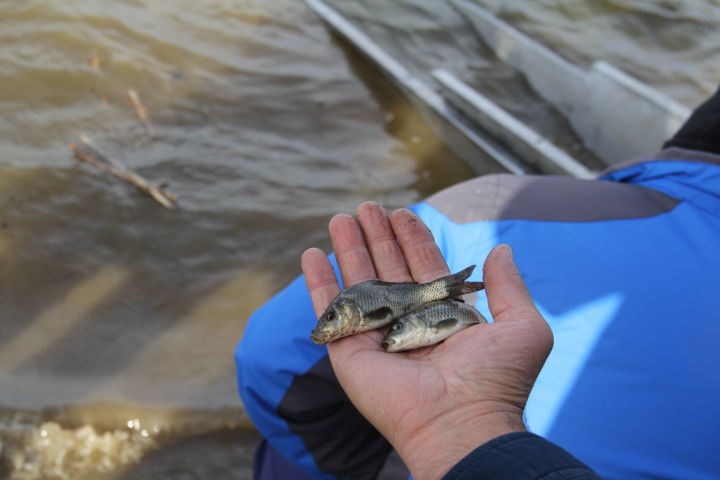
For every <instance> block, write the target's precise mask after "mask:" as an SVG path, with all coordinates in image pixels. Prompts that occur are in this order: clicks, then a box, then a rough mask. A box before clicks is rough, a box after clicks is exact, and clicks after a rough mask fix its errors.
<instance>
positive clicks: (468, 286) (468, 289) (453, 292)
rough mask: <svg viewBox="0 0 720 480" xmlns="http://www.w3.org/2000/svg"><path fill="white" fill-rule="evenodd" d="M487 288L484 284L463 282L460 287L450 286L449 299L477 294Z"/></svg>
mask: <svg viewBox="0 0 720 480" xmlns="http://www.w3.org/2000/svg"><path fill="white" fill-rule="evenodd" d="M483 288H485V284H484V283H483V282H463V283H461V284H460V285H452V286H450V285H448V297H450V298H452V297H459V296H460V295H466V294H468V293H473V292H477V291H478V290H482V289H483Z"/></svg>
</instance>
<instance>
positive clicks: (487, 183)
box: [426, 174, 680, 223]
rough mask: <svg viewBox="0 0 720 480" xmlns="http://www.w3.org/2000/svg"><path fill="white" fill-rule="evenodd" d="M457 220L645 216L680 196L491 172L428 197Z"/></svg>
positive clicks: (586, 219)
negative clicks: (491, 173) (674, 196)
mask: <svg viewBox="0 0 720 480" xmlns="http://www.w3.org/2000/svg"><path fill="white" fill-rule="evenodd" d="M426 203H428V204H430V205H431V206H433V207H434V208H436V209H437V210H439V211H440V212H442V213H443V214H445V215H447V216H448V217H449V218H450V219H451V220H452V221H454V222H456V223H471V222H479V221H496V220H536V221H546V222H596V221H604V220H620V219H631V218H644V217H651V216H655V215H659V214H662V213H666V212H668V211H670V210H672V209H673V208H674V207H675V206H676V205H677V204H678V203H680V200H678V199H675V198H672V197H670V196H668V195H665V194H663V193H660V192H658V191H656V190H651V189H648V188H645V187H640V186H637V185H630V184H624V183H617V182H608V181H599V180H580V179H576V178H570V177H562V176H537V175H524V176H516V175H511V174H494V175H485V176H482V177H478V178H474V179H472V180H468V181H466V182H463V183H460V184H458V185H455V186H453V187H450V188H448V189H446V190H443V191H442V192H439V193H437V194H435V195H433V196H431V197H430V198H428V199H427V200H426Z"/></svg>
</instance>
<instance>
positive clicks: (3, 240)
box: [0, 0, 720, 479]
mask: <svg viewBox="0 0 720 480" xmlns="http://www.w3.org/2000/svg"><path fill="white" fill-rule="evenodd" d="M365 3H366V4H368V5H371V8H369V9H368V8H363V4H361V3H360V2H353V3H352V4H351V3H350V2H335V4H336V5H337V6H338V7H341V8H343V9H344V10H346V13H347V14H348V15H350V16H351V17H353V18H354V19H355V20H356V21H357V22H358V23H359V24H361V25H362V26H363V28H365V29H366V30H367V31H368V32H370V33H372V34H373V35H374V36H375V37H376V38H377V39H378V40H379V41H380V42H381V43H383V44H384V45H386V46H387V48H389V49H391V50H393V51H394V52H396V53H398V52H399V53H401V54H402V55H401V56H402V58H403V59H404V60H405V61H406V62H407V63H408V64H409V65H410V66H412V68H416V69H422V67H423V66H424V65H438V66H440V65H442V66H448V67H451V68H452V69H453V70H454V71H455V72H456V73H458V74H460V75H462V76H464V78H467V79H471V80H474V81H475V84H476V86H478V88H481V89H483V90H484V91H486V92H489V93H492V92H495V98H496V99H497V100H498V101H500V102H504V103H503V104H504V105H505V106H506V107H507V108H510V109H511V110H512V109H514V110H515V111H517V112H520V113H522V114H524V115H526V116H527V117H529V118H534V119H535V121H536V122H537V123H539V124H543V125H545V127H544V128H546V129H547V131H548V132H551V134H553V135H557V136H558V137H561V138H569V140H567V142H568V143H572V141H573V140H572V132H568V131H567V127H566V126H564V125H563V121H562V119H558V118H555V117H553V120H550V121H548V120H547V119H548V118H549V115H550V114H549V113H548V112H550V113H552V112H551V110H552V109H551V107H549V106H547V105H546V104H544V103H543V102H542V100H540V99H538V98H537V97H535V96H534V94H533V93H532V91H531V90H530V89H529V88H528V87H527V85H526V84H524V82H523V80H522V78H519V76H517V75H516V74H514V73H513V72H512V71H509V70H507V69H504V67H502V65H498V64H497V63H496V62H495V61H494V60H493V59H492V57H491V56H490V55H489V54H488V53H487V51H486V50H484V48H483V46H482V45H481V44H479V43H478V41H477V39H476V38H475V36H474V35H473V34H472V32H471V31H470V30H469V29H468V26H467V24H466V23H464V22H463V20H462V18H458V17H457V15H456V14H455V13H454V11H452V10H451V9H449V7H447V6H446V5H443V4H442V3H439V2H438V3H437V4H431V3H429V2H422V1H420V0H403V1H402V2H387V1H373V2H369V1H368V2H365ZM483 3H485V4H486V6H488V7H489V8H495V9H496V10H497V11H498V13H499V14H500V15H502V16H504V17H506V18H507V19H508V20H510V21H513V22H516V23H517V25H518V26H520V27H521V28H523V29H525V30H527V31H529V32H531V33H533V34H536V35H538V36H540V37H542V38H543V39H544V40H545V41H547V42H548V43H550V44H552V45H553V46H554V47H556V48H558V49H560V50H561V51H563V53H564V54H567V55H568V56H571V57H573V56H574V57H573V58H574V59H577V60H578V61H587V60H588V59H590V58H594V57H595V56H597V57H598V58H600V57H602V58H605V57H608V56H609V57H611V58H606V59H609V60H611V61H612V60H615V63H619V64H621V65H620V66H622V67H623V68H625V69H626V70H628V71H630V72H631V73H633V74H634V75H636V76H639V77H640V78H643V79H644V80H647V81H649V82H650V83H653V84H655V85H657V86H658V87H659V88H661V89H663V91H666V92H667V93H668V94H670V95H672V96H674V97H675V98H676V99H678V100H680V101H682V102H684V103H686V104H688V105H693V104H695V103H697V102H698V101H699V100H700V99H701V98H702V97H703V96H705V95H706V94H707V93H709V92H710V91H711V90H712V89H713V88H714V86H715V85H714V82H716V81H717V78H718V77H719V75H718V73H720V72H718V65H720V61H719V60H720V58H718V51H717V45H720V42H718V41H715V42H714V43H713V38H714V37H713V35H716V34H717V32H718V24H719V23H720V20H719V16H718V11H719V7H718V4H717V2H716V1H715V2H714V3H713V2H699V1H690V0H688V1H686V2H680V1H677V2H668V1H664V0H663V1H661V0H658V1H656V2H651V1H644V2H625V3H623V2H619V1H608V0H606V1H603V2H591V5H593V7H592V8H590V7H586V6H583V7H578V6H575V3H576V2H561V1H559V0H553V1H551V0H545V1H543V2H495V3H496V4H494V3H493V2H491V1H489V0H488V1H484V2H483ZM505 3H512V4H513V5H514V7H508V6H502V5H503V4H505ZM631 4H632V7H631V6H630V5H631ZM0 18H1V19H2V22H1V23H0V45H2V47H0V112H1V113H2V115H0V139H1V142H0V478H2V477H8V478H12V479H40V478H52V479H55V478H58V479H60V478H73V479H76V478H77V479H82V478H103V479H104V478H123V479H133V478H170V479H172V478H190V477H193V478H220V479H222V478H249V465H250V452H251V451H252V447H253V445H254V443H255V441H256V434H255V433H254V432H253V431H252V430H251V428H250V426H249V422H248V421H247V419H246V417H245V415H244V413H243V410H242V406H241V404H240V401H239V400H238V399H237V395H236V393H235V383H234V372H233V365H232V350H233V348H234V345H235V343H236V342H237V340H238V339H239V338H240V337H241V335H242V329H243V326H244V322H245V321H246V319H247V317H248V315H249V314H250V312H252V311H253V310H254V309H255V308H256V307H257V306H258V305H260V304H261V303H262V302H263V301H265V300H266V299H267V298H269V297H270V296H271V295H272V294H273V293H274V292H276V291H277V290H278V288H280V287H281V286H282V285H284V284H285V283H287V281H289V280H290V279H291V278H292V277H294V276H295V275H296V274H297V273H298V271H299V267H298V264H297V258H298V256H299V254H300V252H301V251H302V250H303V249H305V248H307V247H309V246H312V245H319V246H321V247H325V248H327V246H328V242H327V239H326V238H325V233H324V231H325V224H326V221H327V219H328V217H329V216H330V215H331V214H332V213H334V212H337V211H351V210H352V208H353V207H354V206H355V205H356V204H357V203H358V202H360V201H362V200H365V199H374V200H378V201H381V202H383V203H385V204H386V205H388V206H389V207H395V206H401V205H406V204H409V203H412V202H414V201H416V200H418V199H420V198H422V197H423V196H425V195H428V194H430V193H432V192H434V191H437V190H439V189H441V188H443V187H445V186H447V185H450V184H453V183H456V182H458V181H460V180H463V179H466V178H469V177H470V176H472V175H474V173H473V172H471V171H470V170H469V169H468V168H467V167H465V166H464V165H463V164H462V163H461V162H459V161H458V160H457V159H456V158H454V157H453V156H452V154H450V153H449V151H448V150H447V149H446V148H445V146H444V145H442V144H441V143H440V142H439V141H438V140H437V138H435V137H434V136H433V135H432V133H431V132H430V131H429V130H428V129H427V127H426V126H425V125H424V124H423V123H422V121H421V120H420V118H419V117H418V116H417V114H416V113H415V112H414V111H413V110H412V108H410V106H409V105H408V104H407V103H406V102H404V100H403V98H402V97H401V96H400V95H398V93H397V92H395V91H394V90H393V89H392V88H390V87H389V86H388V85H387V84H386V83H385V82H384V81H383V80H382V78H381V77H380V76H379V74H378V72H377V71H375V70H373V68H372V67H371V66H369V65H367V64H366V63H365V62H364V61H363V59H362V58H361V57H359V56H357V55H355V54H353V52H352V51H350V50H348V49H347V48H346V47H345V46H343V45H340V44H338V43H337V40H336V39H335V38H333V37H332V36H331V35H329V34H328V32H327V31H326V29H325V27H324V26H323V25H322V24H321V23H320V22H319V21H318V20H317V19H316V17H315V16H314V15H313V14H312V13H311V12H310V11H309V10H308V9H307V8H305V7H304V6H303V5H302V4H301V2H297V1H295V0H273V1H260V0H255V1H250V0H247V1H242V2H239V1H234V0H214V1H211V2H191V1H189V0H182V1H175V2H149V1H145V0H127V1H119V0H118V1H109V0H108V1H101V2H82V1H78V2H56V1H52V0H26V1H22V2H11V1H4V2H2V1H0ZM388 19H392V21H389V20H388ZM660 27H661V28H660ZM632 49H635V51H636V52H641V53H644V55H641V56H640V57H641V58H640V57H638V58H633V55H632V52H633V50H632ZM130 89H133V90H135V91H136V92H137V94H138V95H139V98H140V101H141V103H142V104H143V105H144V106H145V107H146V108H147V110H148V111H149V120H150V124H149V126H148V125H145V124H144V123H143V122H142V121H141V120H140V119H139V118H138V116H137V114H136V110H135V109H134V108H133V105H132V104H131V102H130V101H129V99H128V91H129V90H130ZM81 133H82V134H85V135H87V136H88V137H90V138H91V139H92V140H93V141H94V142H95V144H96V145H97V146H98V147H99V148H100V149H101V150H102V151H103V152H104V153H105V154H106V155H108V156H110V157H112V158H115V159H116V160H118V161H121V162H123V163H125V164H126V165H127V166H129V167H131V168H133V169H136V170H137V171H138V172H139V173H141V174H142V175H145V176H146V177H148V178H151V179H153V180H157V181H165V182H167V183H168V185H169V188H170V189H171V190H172V191H173V192H175V193H176V194H178V195H179V197H180V200H179V203H178V208H177V209H176V210H172V211H170V210H166V209H164V208H163V207H162V206H160V205H159V204H157V203H155V202H154V201H153V200H152V199H151V198H150V197H148V196H147V195H145V194H143V193H141V192H139V191H137V190H136V189H134V188H133V187H131V186H129V185H128V184H126V183H124V182H121V181H119V180H117V179H115V178H113V177H111V176H109V175H108V174H106V173H104V172H101V171H99V170H97V169H96V168H95V167H93V166H91V165H89V164H83V163H81V162H79V161H77V160H75V159H74V158H73V157H72V154H71V153H70V152H69V150H68V149H67V144H68V142H71V141H77V136H78V135H79V134H81ZM269 354H270V352H269Z"/></svg>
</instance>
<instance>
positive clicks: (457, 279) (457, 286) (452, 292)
mask: <svg viewBox="0 0 720 480" xmlns="http://www.w3.org/2000/svg"><path fill="white" fill-rule="evenodd" d="M473 270H475V265H470V266H469V267H467V268H466V269H465V270H461V271H459V272H458V273H456V274H454V275H450V276H448V277H445V286H446V288H447V292H448V297H459V296H460V295H465V294H467V293H472V292H477V291H478V290H482V289H483V288H485V284H484V283H483V282H466V281H465V280H467V279H468V277H469V276H470V275H472V272H473Z"/></svg>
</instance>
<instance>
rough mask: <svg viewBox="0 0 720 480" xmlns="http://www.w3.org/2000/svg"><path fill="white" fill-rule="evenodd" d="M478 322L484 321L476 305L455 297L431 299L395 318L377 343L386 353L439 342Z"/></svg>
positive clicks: (485, 321)
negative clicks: (452, 298)
mask: <svg viewBox="0 0 720 480" xmlns="http://www.w3.org/2000/svg"><path fill="white" fill-rule="evenodd" d="M478 323H487V320H485V317H483V316H482V314H481V313H480V312H478V311H477V310H475V308H473V307H471V306H470V305H467V304H466V303H463V302H459V301H457V300H440V301H436V302H430V303H428V304H427V305H424V306H423V307H422V308H420V309H419V310H415V311H413V312H409V313H406V314H405V315H402V316H401V317H398V318H397V319H395V323H393V325H392V327H390V330H389V331H388V333H387V335H385V338H383V341H382V343H381V344H380V345H382V347H383V349H385V351H386V352H401V351H403V350H412V349H415V348H420V347H425V346H427V345H433V344H435V343H439V342H441V341H443V340H445V339H446V338H448V337H449V336H450V335H453V334H454V333H457V332H459V331H460V330H465V329H466V328H468V327H472V326H473V325H477V324H478Z"/></svg>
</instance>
